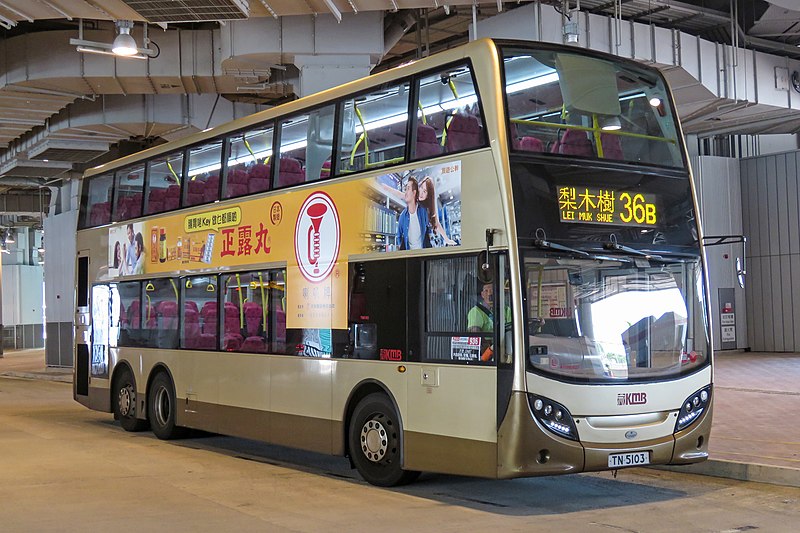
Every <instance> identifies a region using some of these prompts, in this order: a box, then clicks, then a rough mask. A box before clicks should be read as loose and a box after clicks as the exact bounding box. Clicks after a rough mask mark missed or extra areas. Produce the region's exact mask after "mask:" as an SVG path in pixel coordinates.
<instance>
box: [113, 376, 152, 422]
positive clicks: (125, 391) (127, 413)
mask: <svg viewBox="0 0 800 533" xmlns="http://www.w3.org/2000/svg"><path fill="white" fill-rule="evenodd" d="M111 402H112V404H113V409H114V420H119V425H120V426H122V429H124V430H125V431H144V430H145V429H147V420H142V419H139V418H137V417H136V415H137V412H136V405H137V397H136V383H135V382H134V381H133V375H132V374H131V372H130V370H128V369H127V368H126V369H125V370H122V371H121V373H120V374H118V375H117V377H116V378H115V379H114V387H113V390H112V392H111Z"/></svg>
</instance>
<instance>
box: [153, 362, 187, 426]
mask: <svg viewBox="0 0 800 533" xmlns="http://www.w3.org/2000/svg"><path fill="white" fill-rule="evenodd" d="M176 408H177V402H176V401H175V388H174V387H173V385H172V380H171V379H170V378H169V376H168V375H167V374H166V373H164V372H160V373H159V374H158V375H157V376H156V377H155V378H153V382H152V383H151V384H150V391H149V392H148V394H147V416H148V418H149V419H150V427H151V428H152V429H153V433H154V434H155V436H156V437H158V438H159V439H162V440H171V439H179V438H181V437H183V436H184V435H185V433H186V428H183V427H180V426H178V425H176V424H175V415H176V412H175V410H176Z"/></svg>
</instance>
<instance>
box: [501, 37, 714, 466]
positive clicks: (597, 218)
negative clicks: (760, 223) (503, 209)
mask: <svg viewBox="0 0 800 533" xmlns="http://www.w3.org/2000/svg"><path fill="white" fill-rule="evenodd" d="M501 55H502V59H503V61H502V64H503V75H504V83H505V101H506V110H507V117H506V118H507V134H508V136H509V143H508V145H509V146H508V148H509V163H510V164H509V173H510V179H511V189H512V194H513V203H514V206H513V207H514V208H513V212H514V221H513V223H514V226H515V231H516V239H517V250H518V267H519V276H520V278H519V280H520V288H521V293H522V294H521V296H522V298H521V301H522V304H523V305H522V309H521V311H522V312H521V315H522V316H520V317H518V318H519V324H517V325H516V326H517V330H516V332H517V336H518V338H519V339H520V340H521V343H519V344H518V346H519V345H520V344H521V348H522V350H521V351H520V356H519V357H518V359H517V363H518V367H519V368H518V369H517V373H516V374H515V379H516V380H517V381H516V382H515V387H514V390H515V392H514V393H513V394H512V397H511V401H510V403H509V409H508V411H507V414H506V417H505V419H504V420H503V422H502V424H501V426H500V429H499V434H498V448H499V458H500V459H499V464H498V475H499V476H500V477H514V476H520V475H539V474H555V473H569V472H579V471H597V470H609V469H612V470H613V469H617V468H624V467H631V466H643V465H648V464H687V463H694V462H699V461H702V460H705V459H706V458H707V457H708V439H709V433H710V428H711V418H712V417H711V411H712V403H713V400H712V393H713V390H712V346H711V343H710V340H709V325H708V297H707V294H708V289H707V277H706V274H705V265H704V259H703V256H702V250H701V248H700V246H699V240H700V239H699V236H700V226H699V222H698V218H697V212H696V202H695V198H694V187H693V184H692V178H691V173H690V171H689V169H688V163H687V160H686V156H685V149H684V146H683V143H682V141H681V138H680V132H679V126H678V125H677V119H676V117H675V113H674V111H673V109H672V104H671V98H670V94H669V91H668V88H667V87H666V85H665V83H664V81H663V78H662V77H661V75H660V74H659V73H658V72H657V71H655V70H653V69H649V68H644V67H641V66H639V65H637V64H635V63H633V62H628V61H622V60H619V59H618V58H613V57H611V56H606V55H602V54H591V53H584V52H580V53H576V52H573V51H567V50H564V49H558V48H555V47H553V48H552V49H548V47H546V46H545V47H537V49H536V50H534V49H531V48H526V47H524V46H519V45H512V44H508V45H501ZM518 351H519V350H518Z"/></svg>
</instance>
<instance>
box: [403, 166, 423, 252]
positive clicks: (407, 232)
mask: <svg viewBox="0 0 800 533" xmlns="http://www.w3.org/2000/svg"><path fill="white" fill-rule="evenodd" d="M403 198H404V200H405V202H406V208H405V209H403V212H402V213H400V217H399V218H398V219H397V249H398V250H418V249H420V248H430V247H431V242H430V238H429V237H430V230H429V228H428V225H429V224H430V217H429V216H428V211H427V209H425V208H424V207H423V206H422V204H421V203H420V201H419V183H418V182H417V180H416V179H415V178H408V181H406V184H405V187H404V188H403Z"/></svg>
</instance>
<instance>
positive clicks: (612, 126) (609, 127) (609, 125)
mask: <svg viewBox="0 0 800 533" xmlns="http://www.w3.org/2000/svg"><path fill="white" fill-rule="evenodd" d="M600 124H601V126H600V129H601V130H603V131H617V130H621V129H622V124H620V122H619V117H616V116H609V117H605V118H603V119H601V122H600Z"/></svg>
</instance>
